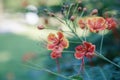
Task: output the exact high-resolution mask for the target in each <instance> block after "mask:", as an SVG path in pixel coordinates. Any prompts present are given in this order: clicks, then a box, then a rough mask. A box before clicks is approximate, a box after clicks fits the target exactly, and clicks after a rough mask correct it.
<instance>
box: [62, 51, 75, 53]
mask: <svg viewBox="0 0 120 80" xmlns="http://www.w3.org/2000/svg"><path fill="white" fill-rule="evenodd" d="M62 52H69V53H74V52H75V51H62Z"/></svg>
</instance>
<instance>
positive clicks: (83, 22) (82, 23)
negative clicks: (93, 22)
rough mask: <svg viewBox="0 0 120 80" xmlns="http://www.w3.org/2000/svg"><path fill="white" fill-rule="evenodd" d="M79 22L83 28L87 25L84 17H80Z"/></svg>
mask: <svg viewBox="0 0 120 80" xmlns="http://www.w3.org/2000/svg"><path fill="white" fill-rule="evenodd" d="M78 24H79V26H80V28H81V29H84V28H85V26H86V24H85V19H83V18H81V19H79V21H78Z"/></svg>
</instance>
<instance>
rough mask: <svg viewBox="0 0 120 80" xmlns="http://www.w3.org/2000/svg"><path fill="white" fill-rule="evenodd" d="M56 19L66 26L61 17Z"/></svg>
mask: <svg viewBox="0 0 120 80" xmlns="http://www.w3.org/2000/svg"><path fill="white" fill-rule="evenodd" d="M55 18H56V19H57V20H58V21H60V22H61V23H63V24H65V23H64V21H62V19H60V18H59V17H57V16H55Z"/></svg>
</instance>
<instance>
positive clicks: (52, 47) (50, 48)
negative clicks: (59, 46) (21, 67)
mask: <svg viewBox="0 0 120 80" xmlns="http://www.w3.org/2000/svg"><path fill="white" fill-rule="evenodd" d="M55 46H56V45H55V44H47V49H48V50H53V49H54V48H55Z"/></svg>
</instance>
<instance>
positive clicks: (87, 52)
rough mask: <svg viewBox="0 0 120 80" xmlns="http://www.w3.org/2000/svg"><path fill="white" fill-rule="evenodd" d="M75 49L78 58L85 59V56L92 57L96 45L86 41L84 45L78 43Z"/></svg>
mask: <svg viewBox="0 0 120 80" xmlns="http://www.w3.org/2000/svg"><path fill="white" fill-rule="evenodd" d="M75 51H76V52H75V58H76V59H83V58H84V57H87V58H92V57H93V56H94V52H95V45H93V44H92V43H89V42H85V41H84V42H83V44H82V45H78V46H77V47H76V48H75Z"/></svg>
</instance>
